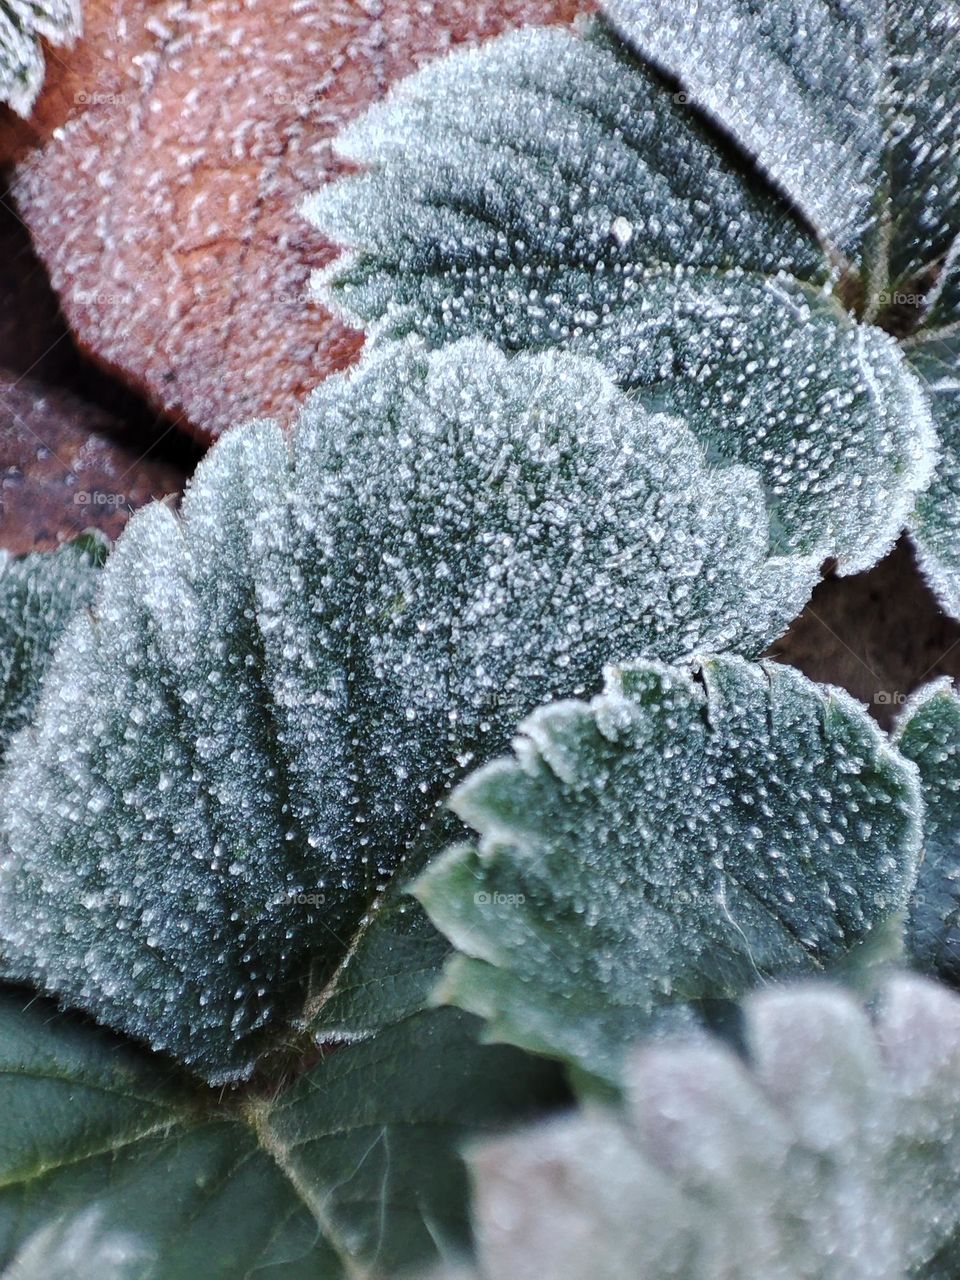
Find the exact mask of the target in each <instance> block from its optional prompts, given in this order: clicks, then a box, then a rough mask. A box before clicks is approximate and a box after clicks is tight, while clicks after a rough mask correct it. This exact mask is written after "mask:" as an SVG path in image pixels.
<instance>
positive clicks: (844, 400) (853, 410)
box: [305, 29, 934, 572]
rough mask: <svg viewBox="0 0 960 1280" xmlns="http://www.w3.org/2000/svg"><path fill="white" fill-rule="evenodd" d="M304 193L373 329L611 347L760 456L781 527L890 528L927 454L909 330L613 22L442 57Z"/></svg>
mask: <svg viewBox="0 0 960 1280" xmlns="http://www.w3.org/2000/svg"><path fill="white" fill-rule="evenodd" d="M338 147H339V148H340V150H341V151H342V152H343V154H344V155H345V156H346V157H347V158H349V159H351V160H354V161H357V162H359V163H361V164H363V165H365V166H368V168H367V170H366V171H365V172H363V173H361V174H359V175H357V176H354V177H350V178H346V179H343V180H341V181H340V182H338V183H337V184H335V185H334V186H332V187H328V188H326V189H324V190H322V191H320V192H318V193H317V194H316V195H314V196H312V197H311V198H310V199H309V200H308V202H307V203H306V205H305V211H306V212H307V214H308V216H309V217H311V219H312V220H314V221H315V222H316V223H317V224H318V225H320V226H321V227H323V228H324V229H325V230H326V231H327V232H328V233H329V234H330V235H331V236H332V237H333V238H334V239H336V240H338V241H339V242H340V243H342V244H345V245H347V246H348V247H349V248H351V249H352V250H353V253H352V254H351V255H349V256H348V257H346V258H344V259H342V260H339V261H337V262H335V263H333V264H332V266H331V267H330V268H329V269H327V270H326V271H324V272H322V273H321V274H320V275H319V276H318V281H319V285H320V289H321V294H322V296H323V297H324V298H325V299H326V300H327V301H328V303H330V305H332V306H334V307H339V308H340V309H341V310H342V311H343V312H344V313H345V314H346V315H347V316H349V317H350V318H352V319H353V320H354V321H355V322H359V323H362V324H367V325H372V326H373V333H374V335H376V336H380V337H383V336H396V335H398V334H403V333H407V332H410V331H411V330H413V331H416V332H419V333H421V334H423V335H425V336H426V337H427V339H428V340H429V341H430V342H431V343H432V344H440V343H443V342H445V341H448V340H449V339H450V338H452V337H457V336H460V335H462V334H465V333H468V334H472V333H480V334H483V335H485V336H488V337H491V338H493V339H495V340H496V341H497V342H498V343H499V344H500V345H501V346H503V347H505V348H508V349H517V348H522V347H536V348H541V347H549V346H563V347H566V348H569V349H573V350H577V351H583V352H588V353H590V354H594V355H596V356H598V357H599V358H600V359H602V360H603V361H604V363H605V364H606V365H607V366H608V367H609V368H610V369H611V371H612V372H613V373H614V375H615V376H616V378H617V379H618V380H619V381H620V382H621V383H622V384H623V385H625V386H628V387H631V388H634V389H637V390H639V391H640V392H641V393H642V395H643V397H644V398H645V399H646V400H647V401H648V402H649V403H651V404H653V405H655V406H657V407H669V408H673V409H680V408H681V407H682V409H683V411H684V413H685V414H686V415H687V417H688V421H689V424H690V426H691V427H692V428H693V430H694V431H695V432H696V433H697V434H698V436H699V437H700V438H701V439H702V440H703V441H704V442H705V443H706V444H707V445H708V447H709V449H710V450H711V453H712V454H714V455H716V456H718V457H720V458H722V459H725V460H728V461H730V460H735V461H738V462H741V463H746V464H748V465H751V466H753V467H755V468H756V469H757V470H758V471H759V472H760V474H761V476H762V478H763V480H764V482H765V485H766V488H767V493H768V499H769V503H770V507H771V511H772V513H773V515H774V520H775V525H776V531H777V537H778V540H779V544H780V545H781V546H782V547H783V548H785V549H790V550H794V551H796V550H801V551H807V552H809V551H812V550H813V549H814V547H815V546H819V545H822V544H824V543H825V544H826V546H827V549H828V552H829V553H830V554H832V555H834V556H836V557H837V559H838V560H839V565H840V569H841V571H842V572H854V571H856V570H858V569H861V568H865V567H868V566H869V565H870V564H872V563H873V562H874V561H875V560H876V559H878V558H879V556H880V555H882V554H883V552H884V551H885V550H886V549H887V548H888V547H889V546H890V544H891V543H892V541H893V539H894V538H895V537H896V536H897V534H898V533H899V531H900V529H901V528H902V526H903V523H904V521H905V519H906V517H907V515H908V513H909V511H910V508H911V506H912V503H913V499H914V496H915V495H916V493H917V492H918V491H919V490H921V489H922V488H923V487H924V486H925V484H926V483H927V482H928V481H929V478H930V473H931V469H932V464H933V456H934V434H933V428H932V424H931V421H930V414H929V410H928V408H927V405H926V403H925V400H924V398H923V396H922V395H921V393H920V387H919V383H918V381H917V379H916V377H915V376H914V375H913V373H912V372H911V371H910V369H909V367H908V366H907V364H906V362H905V361H904V359H903V357H902V355H901V353H900V352H899V351H898V349H897V347H896V344H895V343H894V342H893V341H892V340H891V339H890V338H889V337H888V336H887V335H885V334H883V333H881V332H880V331H879V330H877V329H876V328H874V327H873V326H871V325H857V324H855V323H854V322H853V320H852V319H851V317H849V316H848V315H847V313H846V312H845V311H844V309H843V308H842V307H841V306H840V305H838V303H837V302H835V301H833V300H832V299H830V298H829V297H827V296H825V295H824V293H823V287H824V280H825V278H826V276H827V272H828V266H827V261H826V258H825V257H824V254H823V252H822V250H821V249H820V247H819V246H818V244H817V243H816V241H815V239H814V238H813V237H812V235H811V234H810V233H808V232H807V231H805V230H804V229H803V227H802V225H801V224H800V222H799V221H798V220H797V218H796V217H795V216H794V215H793V214H792V213H791V212H790V210H789V208H788V207H787V206H786V205H785V204H784V203H783V202H782V201H781V199H780V198H779V196H778V195H776V193H774V192H773V190H772V189H765V188H764V187H763V185H762V184H761V183H760V182H759V181H758V180H757V179H756V177H755V176H754V175H753V174H752V172H751V171H750V169H749V167H748V166H747V165H746V164H745V163H744V162H742V161H741V160H740V159H739V158H738V156H737V154H736V152H735V151H734V150H732V149H731V147H730V146H729V144H728V143H727V142H726V141H725V140H723V139H722V138H720V137H719V136H718V135H716V134H715V133H712V132H711V131H710V129H709V128H708V127H707V126H705V125H703V124H701V123H700V122H699V121H698V120H697V118H696V117H695V115H694V114H693V113H692V112H691V110H690V108H689V107H688V106H687V105H686V104H685V103H684V102H683V101H682V95H680V100H678V96H677V95H675V94H672V93H671V92H670V91H669V89H668V87H667V86H666V85H665V84H664V82H663V81H662V80H661V79H660V78H659V77H658V76H657V75H655V74H654V73H653V72H651V71H649V70H647V69H645V68H644V67H643V66H642V65H641V64H640V63H639V62H637V61H636V60H635V59H634V58H633V57H632V56H631V54H630V53H629V52H628V51H627V50H626V49H625V47H624V46H623V45H622V44H620V43H619V42H618V41H616V40H615V39H614V38H612V37H610V36H607V35H605V34H603V33H602V32H600V31H598V30H596V29H595V30H594V31H593V33H592V34H591V36H590V38H588V39H579V38H577V37H576V36H574V35H571V34H570V33H569V32H565V31H540V32H533V31H527V32H521V33H518V34H515V35H511V36H507V37H504V38H502V39H501V40H498V41H495V42H493V43H491V44H489V45H487V46H484V47H483V48H481V49H479V50H475V51H469V52H467V53H465V54H461V55H459V56H457V57H452V58H449V59H447V60H445V61H443V62H440V63H437V64H434V65H431V66H429V67H427V68H426V69H425V70H423V71H422V72H420V73H419V74H418V75H416V76H415V77H412V78H411V79H409V80H407V81H405V82H403V83H401V84H400V85H398V86H397V87H396V88H395V89H394V90H393V91H392V92H391V94H390V95H389V96H388V97H387V99H386V100H385V101H384V102H383V103H380V104H377V105H376V106H375V107H373V108H372V109H371V110H369V111H368V112H367V114H366V115H365V116H364V117H362V118H361V119H360V120H359V121H358V122H356V123H354V124H352V125H350V126H349V127H348V128H347V129H346V130H345V131H344V132H343V133H342V134H341V135H340V137H339V138H338Z"/></svg>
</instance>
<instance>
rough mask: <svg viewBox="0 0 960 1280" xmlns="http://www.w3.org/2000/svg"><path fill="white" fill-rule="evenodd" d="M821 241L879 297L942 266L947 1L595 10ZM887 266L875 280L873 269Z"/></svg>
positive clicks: (951, 228)
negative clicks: (840, 253) (861, 271)
mask: <svg viewBox="0 0 960 1280" xmlns="http://www.w3.org/2000/svg"><path fill="white" fill-rule="evenodd" d="M601 8H602V9H603V11H604V13H605V14H606V15H607V16H608V17H609V19H610V21H611V22H612V23H613V25H614V26H615V27H616V29H617V31H618V32H619V33H620V34H621V35H622V36H623V37H624V38H625V39H627V40H628V41H629V42H630V44H631V45H632V46H633V47H634V48H635V49H636V50H637V51H638V52H639V53H640V54H642V55H643V56H644V57H646V58H649V59H650V60H651V61H652V62H653V63H655V64H656V65H657V66H658V67H660V68H661V69H663V70H665V71H666V72H667V73H669V74H670V75H671V76H675V77H677V79H678V80H679V81H680V84H681V86H682V89H683V93H684V96H685V98H686V99H687V101H688V102H690V103H691V104H692V105H693V106H695V107H696V108H697V109H698V110H700V111H702V112H704V113H705V114H706V115H707V116H708V117H709V118H710V119H711V120H712V121H714V122H715V123H716V124H717V125H719V126H720V127H721V128H722V129H723V131H724V133H725V134H726V135H727V136H729V137H731V138H733V139H735V140H736V142H737V143H738V144H739V145H740V146H741V147H742V148H743V150H744V151H745V152H746V154H747V155H749V156H750V157H751V158H752V159H753V160H755V161H756V162H757V163H758V165H759V166H760V167H761V168H762V169H763V171H764V172H765V173H767V174H768V175H769V176H770V177H771V178H772V179H773V181H774V182H775V183H776V185H777V186H778V187H779V188H780V190H781V191H783V193H784V194H785V195H786V196H787V197H788V198H789V199H790V200H791V201H792V202H793V204H794V205H795V206H796V207H797V208H798V209H801V210H802V211H803V212H804V213H805V214H806V216H807V217H808V218H809V220H810V222H811V224H812V225H813V226H814V227H815V228H816V229H817V230H818V231H819V232H820V233H821V235H822V237H823V239H824V240H825V241H826V242H827V243H828V244H831V245H834V246H836V247H837V248H839V249H843V250H845V251H847V252H848V253H849V254H851V255H852V256H853V257H854V259H855V260H856V261H857V262H861V261H863V259H864V258H866V262H865V263H864V265H865V267H866V268H867V270H868V272H869V273H870V274H871V275H872V276H873V278H874V279H878V278H880V279H882V283H881V284H880V288H881V290H885V291H886V292H887V294H888V297H887V299H886V300H887V301H889V292H890V291H891V290H893V289H895V288H896V287H897V286H898V284H901V283H905V282H909V281H911V280H913V279H914V278H915V277H917V276H919V275H921V274H922V273H923V272H924V271H926V270H927V269H929V268H930V267H931V266H933V265H935V264H937V263H939V262H941V261H942V260H943V258H944V257H945V256H946V254H947V253H948V252H949V250H950V248H951V245H952V244H953V241H954V240H955V238H956V236H957V233H958V231H960V221H958V215H957V209H958V204H960V15H958V12H957V8H956V5H955V4H953V3H952V0H852V2H851V3H849V4H843V5H836V4H832V3H830V0H797V2H796V3H787V4H770V5H757V4H752V3H749V2H748V0H710V2H709V3H698V4H696V5H695V7H694V8H693V9H692V10H691V9H690V7H684V8H682V9H681V7H680V6H678V5H677V4H675V3H672V2H671V0H603V2H602V4H601ZM879 254H882V255H883V258H884V261H883V263H882V265H881V264H878V263H876V262H873V261H871V258H873V257H874V256H875V255H879Z"/></svg>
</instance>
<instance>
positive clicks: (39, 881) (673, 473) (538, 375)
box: [0, 340, 816, 1078]
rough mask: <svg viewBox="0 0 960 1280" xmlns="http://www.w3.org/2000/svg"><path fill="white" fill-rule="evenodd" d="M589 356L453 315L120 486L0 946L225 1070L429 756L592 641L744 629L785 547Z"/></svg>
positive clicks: (420, 783) (648, 643)
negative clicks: (107, 551)
mask: <svg viewBox="0 0 960 1280" xmlns="http://www.w3.org/2000/svg"><path fill="white" fill-rule="evenodd" d="M768 541H769V530H768V525H767V519H766V514H765V510H764V503H763V496H762V493H761V490H760V487H759V485H758V483H757V481H756V479H755V478H754V477H753V476H752V475H751V474H750V473H749V472H746V471H744V470H743V469H726V470H723V471H721V472H715V471H713V470H711V469H709V468H708V467H707V466H705V464H704V460H703V458H702V455H701V451H700V446H699V445H698V444H697V442H696V440H695V439H694V437H693V436H692V435H691V433H690V432H689V431H687V430H686V429H685V428H684V427H683V425H682V424H681V423H679V422H676V421H673V420H670V419H667V418H664V417H658V416H651V415H649V414H648V413H647V412H646V411H644V410H643V409H642V408H641V407H640V406H638V405H636V404H634V403H633V402H631V401H630V400H629V399H628V398H627V397H626V396H625V395H623V393H622V392H620V391H618V390H617V389H616V387H615V386H614V385H613V384H612V382H611V381H610V380H609V379H608V378H607V376H606V375H605V374H604V373H603V371H602V370H601V369H600V367H599V366H598V365H596V364H595V363H594V362H590V361H586V360H583V359H580V358H578V357H574V356H570V355H564V354H560V353H546V354H544V355H541V356H521V357H517V358H516V359H515V360H512V361H508V360H507V359H506V357H504V356H503V355H502V354H500V353H499V352H498V351H496V350H495V349H494V348H491V347H489V346H487V345H485V344H483V343H480V342H478V341H476V340H468V341H466V342H464V343H462V344H460V345H457V346H455V347H451V348H447V349H445V350H443V351H439V352H434V353H432V354H428V353H425V352H424V351H423V350H421V349H419V348H418V346H417V345H416V344H415V343H406V344H399V345H396V346H394V347H392V348H391V349H384V350H382V351H381V352H378V353H376V354H375V355H374V356H372V357H371V358H370V359H369V360H368V361H366V362H365V363H364V364H363V365H362V366H361V367H360V369H358V370H357V371H356V373H355V374H353V375H352V376H348V377H340V378H336V379H332V380H329V381H328V382H326V383H325V384H324V385H323V386H322V387H321V388H320V389H319V390H318V391H317V392H316V393H315V395H314V397H313V398H312V399H311V401H310V402H309V403H308V405H307V407H306V408H305V410H304V413H303V415H302V418H301V421H300V423H299V426H298V429H297V431H296V434H295V437H294V439H293V442H292V445H289V446H288V443H287V441H286V440H285V438H284V436H283V434H282V432H281V431H280V430H279V429H278V428H276V427H274V426H272V425H269V424H257V425H253V426H249V427H246V428H239V429H237V430H236V431H234V432H233V433H231V434H230V435H229V436H228V437H227V438H225V439H224V440H223V441H222V442H221V443H220V444H219V445H218V446H217V448H215V449H214V450H213V451H212V453H211V454H210V455H209V457H208V458H207V460H206V461H205V462H204V463H203V465H202V466H201V467H200V469H199V471H198V473H197V476H196V478H195V480H194V482H193V484H192V487H191V489H190V490H189V492H188V494H187V497H186V499H185V501H184V504H183V509H182V515H181V518H180V519H178V518H177V516H176V515H174V513H173V512H172V511H171V510H170V509H169V508H168V507H167V506H165V505H155V506H153V507H150V508H147V509H146V510H144V511H143V512H141V513H138V514H137V516H136V517H135V518H134V519H133V520H132V521H131V522H130V525H129V527H128V529H127V531H126V532H125V534H124V536H123V537H122V538H121V540H120V542H119V543H118V545H117V548H116V550H115V552H114V553H113V555H112V557H111V559H110V561H109V563H108V566H107V569H106V570H105V573H104V578H103V582H102V586H101V590H100V593H99V595H98V597H97V600H96V602H95V605H94V608H93V613H92V617H83V618H81V619H79V620H78V621H77V622H76V623H75V625H74V626H73V627H72V629H71V630H70V632H69V633H68V635H67V637H66V638H65V641H64V644H63V647H62V649H61V651H60V654H59V657H58V659H57V661H56V663H55V666H54V668H53V669H52V671H51V673H50V676H49V679H48V682H47V684H46V686H45V690H44V696H43V700H42V703H41V706H40V708H39V712H38V717H37V722H36V725H35V728H33V729H31V730H30V731H29V732H28V733H26V734H25V735H23V736H22V737H21V738H20V739H19V740H18V742H17V744H16V746H15V749H14V750H12V752H11V756H10V763H9V769H8V772H7V775H6V779H5V786H4V789H3V799H2V804H0V829H2V833H3V838H4V840H5V842H6V844H7V851H6V857H5V860H4V868H3V871H2V873H0V939H2V943H3V950H4V952H5V956H6V972H7V974H8V975H13V976H16V977H18V978H25V979H29V980H32V981H36V982H38V983H40V984H41V985H42V986H43V987H45V988H46V989H48V990H50V991H51V992H53V993H55V994H57V995H58V996H60V997H61V998H62V999H64V1000H66V1001H68V1002H70V1003H72V1004H78V1005H80V1006H82V1007H84V1008H88V1009H90V1010H91V1011H92V1012H93V1013H94V1014H95V1015H96V1016H97V1017H99V1018H100V1019H101V1020H103V1021H105V1022H107V1023H109V1024H112V1025H114V1026H116V1027H118V1028H121V1029H124V1030H126V1031H129V1032H131V1033H132V1034H134V1035H137V1036H140V1037H143V1038H144V1039H146V1040H148V1041H149V1042H150V1043H152V1044H154V1045H155V1046H157V1047H159V1048H165V1049H169V1050H171V1051H172V1052H175V1053H177V1054H178V1055H180V1056H181V1057H182V1058H183V1059H184V1060H186V1061H188V1062H190V1063H191V1064H194V1065H196V1066H197V1067H198V1068H200V1069H202V1070H203V1071H205V1072H207V1073H208V1074H209V1075H210V1076H211V1077H213V1078H226V1077H228V1076H232V1075H237V1074H243V1073H244V1072H245V1071H247V1070H248V1069H249V1068H250V1066H251V1063H252V1061H253V1057H254V1055H255V1052H256V1046H257V1045H258V1044H259V1043H260V1041H261V1040H262V1039H263V1034H264V1029H265V1028H267V1027H268V1026H270V1025H274V1026H275V1025H276V1024H277V1022H278V1021H279V1020H280V1018H281V1016H282V1014H283V1013H284V1012H288V1011H290V1010H291V1009H292V1008H293V1007H294V1006H295V1004H296V1001H297V999H298V990H299V982H300V980H301V979H302V977H303V974H304V971H305V969H306V966H307V961H308V959H312V960H313V962H314V968H315V970H318V971H319V972H320V974H321V976H322V972H323V970H324V966H326V968H327V969H329V968H330V966H331V965H332V964H334V963H335V961H336V959H337V958H338V957H339V956H340V955H342V953H343V952H344V951H345V950H346V949H347V947H348V945H349V940H350V936H351V931H352V930H353V929H354V927H355V926H356V924H357V922H358V920H359V918H360V917H361V916H362V915H363V912H364V911H365V909H366V908H367V906H368V905H369V903H370V901H371V899H372V897H373V896H374V894H375V893H376V892H377V890H378V889H379V888H380V887H382V885H383V884H384V882H385V880H386V878H387V877H389V876H390V874H391V873H392V872H393V871H394V869H395V868H396V867H397V865H398V863H399V862H400V861H401V860H402V858H403V857H404V854H405V851H406V850H407V849H408V847H409V846H410V845H411V843H412V842H414V841H415V840H416V838H417V836H418V833H419V832H420V829H421V827H422V825H423V824H424V822H425V821H427V820H429V818H430V816H431V814H432V813H433V812H434V810H435V808H436V805H437V802H438V800H439V798H440V797H441V795H442V794H443V793H444V791H445V789H446V788H447V786H448V785H449V784H450V783H451V782H452V781H453V780H455V779H456V778H457V777H458V776H461V775H462V774H463V772H464V771H465V769H466V768H467V767H468V766H469V765H470V764H471V763H476V762H477V759H478V755H479V754H480V753H486V754H487V755H489V753H491V752H493V751H496V750H498V749H503V748H504V747H505V745H506V743H507V742H508V740H509V734H510V733H511V732H512V729H513V727H514V725H515V724H516V722H517V720H518V719H519V718H520V717H521V716H523V715H525V714H526V713H527V712H529V711H530V710H531V709H532V708H533V707H535V706H536V705H537V704H538V702H540V701H541V700H543V699H548V698H551V697H564V696H571V695H575V694H578V693H582V692H584V691H589V690H591V689H592V688H594V687H596V686H597V685H598V683H599V679H600V672H601V667H602V663H603V661H604V660H606V659H611V658H612V659H614V660H620V659H626V658H628V657H630V656H632V655H634V654H647V653H648V654H651V655H654V656H657V657H673V656H678V655H681V654H684V653H689V652H690V651H691V650H693V649H695V648H697V647H699V646H703V645H714V646H727V645H731V646H737V647H740V648H742V649H744V650H746V651H753V652H757V651H759V650H761V649H762V648H763V647H764V646H765V645H766V644H767V643H768V641H769V640H770V638H771V637H772V636H773V635H775V634H776V633H777V632H778V631H779V630H781V629H782V627H783V626H784V625H785V624H786V622H787V620H788V619H789V618H790V617H791V616H792V615H793V614H794V613H795V611H796V610H797V609H798V608H799V606H800V605H801V603H802V601H803V600H804V599H805V597H806V595H807V593H808V591H809V590H810V586H811V583H812V581H813V579H814V577H815V574H816V557H815V558H814V559H813V560H802V559H786V560H781V559H776V558H773V559H771V558H770V557H769V555H768Z"/></svg>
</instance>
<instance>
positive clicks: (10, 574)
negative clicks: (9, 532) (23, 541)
mask: <svg viewBox="0 0 960 1280" xmlns="http://www.w3.org/2000/svg"><path fill="white" fill-rule="evenodd" d="M105 550H106V548H105V544H104V543H102V542H101V541H100V540H99V539H97V538H95V537H92V536H91V537H83V538H78V539H77V540H76V541H75V542H72V543H68V544H67V545H66V546H64V547H62V548H61V549H60V550H59V551H52V552H49V551H48V552H37V553H36V554H30V555H25V556H19V557H17V556H11V555H8V554H6V553H5V552H0V754H2V752H4V751H5V750H6V748H7V744H8V743H9V741H10V739H11V737H12V736H13V734H14V733H16V731H17V730H18V729H19V728H21V726H22V725H24V724H26V722H27V721H28V720H29V719H30V716H31V715H32V714H33V710H34V708H35V706H36V703H37V699H38V697H39V695H40V684H41V681H42V679H43V675H44V672H45V671H46V669H47V666H48V665H49V663H50V660H51V658H52V656H53V652H54V649H55V648H56V645H57V642H58V641H59V639H60V637H61V636H62V634H63V632H64V631H65V630H66V628H67V626H68V624H69V622H70V620H71V619H72V618H73V617H74V615H75V614H76V613H78V612H79V610H80V609H82V608H83V607H84V606H85V605H87V604H89V603H90V600H91V599H92V597H93V593H94V590H95V587H96V583H97V578H98V576H99V575H98V573H97V570H98V568H99V566H100V565H101V564H102V563H103V558H104V554H105Z"/></svg>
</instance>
